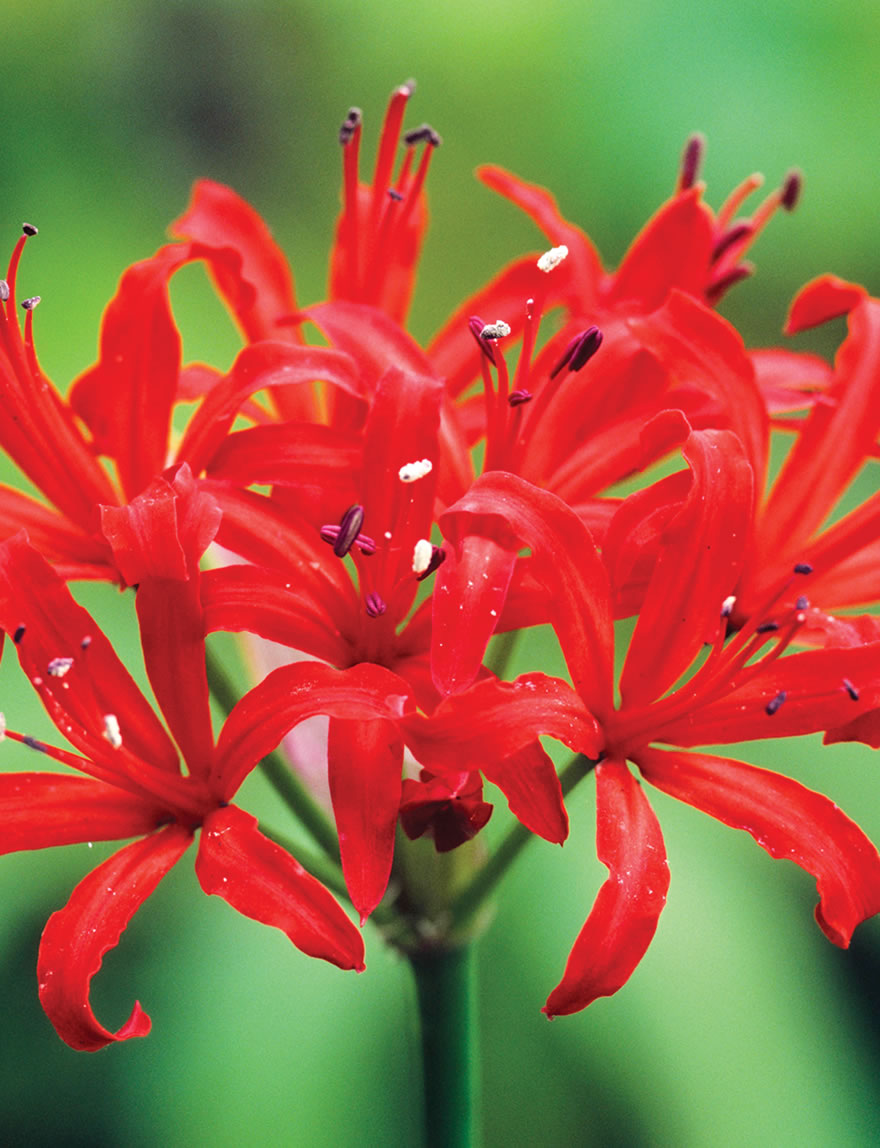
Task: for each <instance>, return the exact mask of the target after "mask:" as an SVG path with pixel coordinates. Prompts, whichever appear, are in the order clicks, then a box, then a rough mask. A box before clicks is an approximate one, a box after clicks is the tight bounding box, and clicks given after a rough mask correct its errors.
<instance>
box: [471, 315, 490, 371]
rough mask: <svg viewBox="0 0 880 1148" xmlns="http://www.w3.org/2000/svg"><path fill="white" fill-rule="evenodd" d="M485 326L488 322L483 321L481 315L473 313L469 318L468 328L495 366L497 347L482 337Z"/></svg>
mask: <svg viewBox="0 0 880 1148" xmlns="http://www.w3.org/2000/svg"><path fill="white" fill-rule="evenodd" d="M485 326H486V324H485V323H484V322H483V320H482V319H481V318H480V316H479V315H471V317H470V319H468V330H469V331H470V333H471V334H472V335H473V337H474V338H475V339H476V340H477V346H478V347H479V348H480V350H481V351H482V353H483V354H484V355H485V356H486V358H487V359H488V360H489V362H490V363H491V364H492V366H493V367H494V366H495V349H494V347H493V346H492V344H491V343H488V342H486V340H485V339H484V338H482V333H483V329H484V327H485Z"/></svg>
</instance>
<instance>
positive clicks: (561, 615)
mask: <svg viewBox="0 0 880 1148" xmlns="http://www.w3.org/2000/svg"><path fill="white" fill-rule="evenodd" d="M473 516H477V522H478V524H479V530H478V533H479V534H481V535H483V536H485V533H486V528H487V523H490V522H491V520H492V518H494V519H495V522H496V526H495V529H494V530H493V536H494V538H495V540H496V541H497V542H498V543H499V545H501V546H502V547H503V548H505V549H510V546H511V544H510V542H509V539H510V536H511V534H513V535H514V536H515V537H516V538H517V539H518V540H519V544H520V546H530V547H531V549H532V557H531V559H530V563H531V565H532V573H533V574H534V576H535V578H536V579H538V580H539V581H540V582H541V583H542V584H543V586H544V589H545V591H546V596H547V609H548V612H549V614H550V617H551V620H552V622H553V626H554V629H555V630H556V633H557V636H558V637H559V641H560V643H561V645H562V650H563V653H564V654H565V658H566V662H567V664H568V669H569V673H570V674H571V678H572V682H573V683H574V686H575V689H576V690H577V692H578V693H579V694H580V696H581V697H582V698H583V699H584V701H585V703H586V705H587V707H588V708H589V709H590V710H591V711H592V713H594V714H595V715H596V716H597V717H598V718H599V719H600V720H601V718H602V717H603V716H604V715H605V714H606V713H608V712H610V711H611V710H612V708H613V702H612V696H611V693H612V681H613V676H612V674H613V659H614V633H613V629H612V615H611V594H610V587H609V585H608V575H607V573H606V571H605V566H604V564H603V562H602V559H601V558H600V556H599V554H598V552H597V550H596V547H595V544H594V542H593V539H592V538H591V537H590V535H589V534H588V533H587V530H586V528H585V527H584V526H583V524H582V523H581V521H580V520H579V519H578V517H577V515H575V513H574V511H572V510H570V509H569V507H567V506H566V505H565V503H564V502H562V501H561V499H559V498H557V497H556V496H555V495H553V494H550V493H549V492H547V491H544V490H539V489H538V488H537V487H536V486H532V484H531V483H529V482H526V481H525V480H524V479H521V478H519V477H517V476H516V475H513V474H505V473H502V472H498V471H496V472H492V473H489V474H485V475H482V476H481V477H480V478H478V479H477V481H476V482H475V483H474V485H473V486H472V487H471V489H470V491H469V492H468V493H467V494H466V495H465V496H464V498H462V499H460V500H459V501H458V502H457V503H455V505H454V506H451V507H450V508H449V510H448V511H447V512H446V513H445V514H444V515H443V516H442V519H441V529H442V530H443V531H444V533H451V534H452V536H453V537H464V536H465V535H466V534H467V533H469V521H470V520H471V519H472V518H473ZM442 569H443V568H442V567H441V572H442Z"/></svg>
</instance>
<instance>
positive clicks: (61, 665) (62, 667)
mask: <svg viewBox="0 0 880 1148" xmlns="http://www.w3.org/2000/svg"><path fill="white" fill-rule="evenodd" d="M72 665H73V658H53V659H52V661H51V662H50V663H49V665H48V666H47V667H46V669H47V671H48V673H49V676H50V677H53V678H63V677H64V675H65V674H68V673H70V667H71V666H72Z"/></svg>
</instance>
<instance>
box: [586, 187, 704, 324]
mask: <svg viewBox="0 0 880 1148" xmlns="http://www.w3.org/2000/svg"><path fill="white" fill-rule="evenodd" d="M701 194H702V192H701V188H700V187H698V186H697V187H692V188H690V189H688V190H687V191H684V192H681V193H680V194H679V195H677V196H675V198H674V199H671V200H669V202H668V203H665V204H664V205H663V206H662V207H661V208H660V209H659V211H658V212H657V214H656V215H655V216H654V217H653V218H652V219H650V220H649V221H648V222H647V223H646V224H645V226H644V228H643V229H642V231H641V232H640V233H639V235H638V236H636V239H635V241H634V242H633V245H632V246H631V247H630V249H629V251H627V253H626V255H625V256H624V258H623V262H622V263H621V265H620V267H619V268H618V270H617V274H616V275H615V276H614V277H613V280H612V284H611V289H610V291H609V292H608V296H607V301H608V303H610V304H619V303H622V302H627V303H635V304H637V305H638V307H639V309H640V310H642V311H653V310H654V309H655V308H656V307H659V306H661V304H662V303H663V302H664V300H665V299H666V297H667V296H668V294H669V292H670V291H671V290H673V288H677V289H678V290H681V291H685V292H687V293H688V294H689V295H693V296H696V297H697V298H700V299H701V298H702V297H703V295H704V293H705V290H706V287H707V286H708V282H707V280H708V277H709V265H710V259H711V256H712V246H713V243H714V238H713V221H712V213H711V212H710V211H709V209H708V208H707V207H706V205H705V204H704V203H703V202H702V201H701V198H700V196H701Z"/></svg>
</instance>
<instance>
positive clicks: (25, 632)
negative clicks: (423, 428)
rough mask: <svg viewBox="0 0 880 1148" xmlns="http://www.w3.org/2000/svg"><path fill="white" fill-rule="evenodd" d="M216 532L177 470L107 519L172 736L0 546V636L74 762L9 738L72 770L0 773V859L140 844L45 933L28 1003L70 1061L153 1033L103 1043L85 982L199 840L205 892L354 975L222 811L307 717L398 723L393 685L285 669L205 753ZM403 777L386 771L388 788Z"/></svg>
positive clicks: (299, 880)
mask: <svg viewBox="0 0 880 1148" xmlns="http://www.w3.org/2000/svg"><path fill="white" fill-rule="evenodd" d="M217 521H218V512H217V508H216V506H215V504H214V503H213V500H212V499H211V498H210V497H208V496H206V495H205V494H202V493H199V492H198V490H197V488H196V487H195V485H194V484H193V481H192V479H191V477H190V476H189V474H188V472H187V471H186V469H185V468H182V469H180V470H178V471H177V473H176V474H173V475H171V476H170V477H169V478H168V479H159V480H157V481H156V482H155V483H153V484H152V485H151V487H150V488H149V490H148V491H147V492H146V493H145V494H144V495H143V496H141V497H139V498H137V499H135V500H134V502H133V503H131V505H130V506H127V507H123V508H108V509H107V510H105V513H104V532H105V537H106V538H107V540H108V544H109V545H110V546H111V547H112V549H113V552H114V555H115V560H116V562H117V563H118V565H119V568H120V569H121V570H122V571H123V572H124V574H125V576H126V578H128V579H130V580H132V581H135V582H137V583H138V586H139V588H138V592H137V606H138V614H139V620H140V625H141V633H142V642H143V648H144V657H145V662H146V666H147V671H148V675H149V677H150V681H151V684H152V686H153V689H154V692H155V694H156V697H157V699H158V701H159V706H160V709H161V711H162V714H163V716H164V718H165V721H166V723H167V727H168V731H170V736H169V732H167V731H166V728H165V726H163V724H162V723H161V722H160V721H159V720H158V719H157V717H156V715H155V714H154V712H153V710H152V709H151V707H150V706H149V704H148V703H147V701H146V700H145V699H144V697H143V695H142V694H141V693H140V691H139V690H138V688H137V686H136V685H135V684H134V682H133V681H132V679H131V678H130V677H129V675H128V674H127V672H126V670H125V669H124V667H123V666H122V664H121V663H120V662H119V660H118V658H117V657H116V655H115V653H114V652H113V649H112V647H111V646H110V643H109V642H108V641H107V639H106V638H105V637H104V635H103V634H102V633H101V631H100V630H99V629H98V627H97V626H96V625H95V623H94V621H93V619H92V618H91V617H89V615H88V614H87V613H86V612H85V611H84V610H83V609H82V608H80V607H79V606H78V605H76V603H75V602H74V601H73V599H72V598H71V597H70V595H69V593H68V591H67V590H66V588H65V587H64V584H63V582H62V581H61V580H60V578H59V577H58V576H57V574H55V573H54V572H53V570H52V569H51V568H50V567H49V566H48V565H47V564H46V562H45V561H44V560H43V559H42V558H41V557H40V556H39V555H38V554H37V553H36V552H35V551H34V550H33V549H31V547H29V546H28V545H27V543H26V542H25V541H24V540H23V539H22V538H21V537H16V538H13V539H10V540H9V541H8V542H6V543H4V544H3V545H2V546H0V626H2V628H3V629H4V630H6V631H7V632H8V633H11V634H13V638H14V641H15V643H16V649H17V652H18V654H19V658H20V661H21V664H22V667H23V669H24V671H25V672H26V673H27V675H28V677H29V678H30V679H31V681H32V683H33V684H34V686H35V688H36V689H37V691H38V693H39V694H40V697H41V699H42V701H43V703H44V705H45V706H46V709H47V711H48V712H49V715H50V716H51V718H52V719H53V721H54V722H55V724H56V725H57V726H58V728H59V730H60V731H61V732H62V733H63V734H64V735H65V737H66V738H67V739H68V740H69V741H70V742H71V743H72V745H73V746H74V748H75V750H76V751H77V752H76V753H71V752H69V751H67V750H63V749H57V748H54V747H51V746H48V745H46V744H44V743H43V742H38V741H35V740H34V739H32V738H27V737H24V736H23V735H21V734H19V733H13V732H11V731H10V732H9V736H10V737H13V738H15V739H16V740H18V741H23V742H25V743H26V744H28V745H30V746H31V747H32V748H34V749H36V750H38V751H41V752H42V753H44V754H45V755H46V756H48V757H51V758H52V759H54V760H56V761H59V762H61V763H63V764H64V765H67V766H70V767H72V768H73V769H74V770H76V771H78V773H80V774H84V775H85V776H84V777H83V776H71V775H68V774H58V773H6V774H0V804H2V807H3V821H4V825H5V826H6V831H5V835H4V837H3V841H2V850H3V851H4V852H10V851H14V850H19V849H35V848H45V847H48V846H51V845H60V844H69V843H73V842H83V841H95V840H116V839H120V838H126V837H138V838H139V839H138V840H136V841H135V842H134V843H132V844H129V845H126V846H125V847H124V848H123V849H122V850H121V851H120V852H118V853H116V854H114V855H113V856H112V857H110V858H109V859H108V860H107V861H105V862H104V863H103V864H101V865H100V866H98V868H97V869H95V870H94V871H93V872H92V873H91V874H89V875H88V876H87V877H86V878H85V879H84V880H83V881H82V882H81V883H80V884H79V885H78V886H77V888H76V889H75V890H74V893H73V895H72V897H71V899H70V901H69V902H68V904H67V905H66V906H65V908H63V909H61V910H60V911H59V912H57V913H55V914H54V915H53V916H52V918H51V919H50V921H49V924H48V925H47V927H46V930H45V933H44V935H43V939H42V942H41V946H40V958H39V980H40V998H41V1001H42V1003H43V1007H44V1008H45V1010H46V1012H47V1014H48V1015H49V1017H50V1019H51V1020H52V1023H53V1024H54V1025H55V1027H56V1028H57V1030H58V1032H59V1034H60V1035H61V1036H62V1037H63V1039H64V1040H66V1041H67V1042H68V1043H69V1044H71V1045H72V1046H73V1047H75V1048H80V1049H97V1048H100V1047H102V1046H103V1045H105V1044H107V1043H108V1042H110V1041H112V1040H122V1039H127V1038H129V1037H132V1036H143V1035H145V1034H146V1033H147V1032H148V1031H149V1027H150V1021H149V1018H148V1017H147V1016H146V1014H145V1013H143V1011H142V1010H141V1008H140V1005H135V1008H134V1010H133V1012H132V1015H131V1017H130V1018H129V1020H128V1021H127V1022H126V1024H125V1025H123V1027H122V1028H121V1029H120V1030H119V1031H118V1032H117V1033H111V1032H109V1031H108V1030H107V1029H105V1028H104V1027H103V1026H102V1025H101V1024H100V1022H99V1021H98V1020H97V1019H96V1018H95V1016H94V1014H93V1013H92V1011H91V1007H90V1005H89V999H88V998H89V983H90V981H91V978H92V976H93V974H94V973H95V972H96V971H97V970H98V968H99V967H100V964H101V958H102V956H103V954H104V953H105V952H106V951H107V950H108V949H109V948H111V947H112V946H113V945H115V944H116V942H117V941H118V938H119V936H120V934H121V933H122V931H123V930H124V929H125V927H126V925H127V923H128V921H129V919H130V918H131V916H132V914H133V913H134V912H135V911H136V910H137V908H138V907H139V906H140V905H141V903H142V902H143V901H144V899H145V898H146V897H147V896H149V894H150V893H151V892H152V891H153V889H154V888H155V887H156V885H157V884H158V882H159V881H160V880H161V878H162V877H163V876H164V875H165V873H166V872H167V871H168V870H169V869H170V868H171V867H172V866H173V865H174V864H175V863H176V861H177V860H178V859H179V858H180V856H181V855H182V854H183V852H184V851H185V850H186V849H187V847H188V846H189V844H190V843H191V842H192V840H193V837H194V834H195V831H196V830H197V829H199V828H201V830H202V833H201V836H200V839H199V847H198V854H197V857H196V873H197V876H198V878H199V882H200V884H201V885H202V888H203V889H204V890H205V892H207V893H216V894H218V895H219V896H221V897H223V898H224V899H225V900H227V901H228V902H229V903H230V904H231V905H232V906H233V907H234V908H236V909H238V910H239V911H240V912H242V913H243V914H245V915H246V916H249V917H252V918H254V919H255V920H257V921H260V922H262V923H264V924H269V925H272V926H274V927H276V928H280V929H281V930H282V931H283V932H285V933H286V934H287V936H288V937H289V938H290V939H291V941H292V942H293V943H294V944H295V945H296V946H297V947H298V948H300V949H302V950H303V951H304V952H306V953H307V954H309V955H312V956H318V957H322V958H324V959H326V960H329V961H331V962H333V963H334V964H337V965H339V966H340V967H342V968H362V967H363V942H362V940H361V937H360V934H359V932H358V931H357V929H356V928H355V927H354V925H353V924H352V923H351V922H350V921H349V920H348V918H347V917H346V915H345V914H344V913H343V911H342V910H341V908H340V907H339V906H338V904H337V903H336V901H335V900H334V899H333V897H332V896H331V895H330V894H329V893H328V892H327V890H326V889H324V887H323V886H322V885H320V884H319V883H318V882H317V881H316V880H315V879H314V878H312V877H311V876H310V875H309V874H308V873H306V872H305V870H304V869H302V867H301V866H300V865H299V864H298V863H297V862H296V860H295V859H294V858H293V857H291V856H290V855H289V854H288V853H286V852H285V851H284V850H283V849H281V848H280V847H279V846H277V845H275V844H274V843H273V842H271V841H269V840H268V839H267V838H266V837H264V836H263V835H262V834H261V833H260V832H259V831H258V829H257V826H256V822H255V820H254V819H253V818H252V817H250V816H249V815H248V814H247V813H245V812H243V811H242V810H240V809H239V808H237V807H236V806H234V805H230V804H229V802H230V800H231V798H232V797H233V796H234V794H235V793H236V791H237V790H238V788H239V786H240V785H241V783H242V781H243V780H244V778H245V776H246V775H247V774H248V773H249V772H250V770H251V769H252V768H253V767H254V765H255V764H256V763H257V762H258V761H259V760H260V759H261V758H262V757H264V756H265V755H266V754H267V753H268V752H269V751H271V750H272V749H273V748H274V747H275V746H276V745H277V744H278V742H279V741H280V740H281V738H282V737H283V736H284V734H285V733H286V732H287V731H288V730H289V729H290V728H291V727H292V726H294V725H295V724H296V723H297V722H299V721H301V720H303V719H304V718H306V717H309V716H311V715H313V714H315V713H319V712H320V713H330V714H336V715H339V716H344V717H345V718H346V719H348V724H349V725H355V724H359V725H360V726H362V727H369V726H370V725H371V723H372V724H373V725H375V723H376V722H377V721H383V722H384V721H387V720H388V719H389V718H392V717H396V716H398V715H400V714H402V712H403V709H402V707H403V701H404V699H403V698H402V697H401V695H400V693H399V692H398V691H399V687H400V685H402V683H401V682H400V680H399V679H397V678H395V677H394V675H392V674H390V673H388V672H387V671H384V670H382V669H381V668H379V667H360V668H354V669H352V670H348V671H339V670H335V669H332V668H331V667H329V666H324V665H318V664H316V663H302V664H300V665H295V666H287V667H284V668H282V669H280V670H278V671H276V672H275V673H274V674H271V675H269V677H268V678H266V679H265V680H264V681H263V682H262V683H261V684H260V685H259V686H257V687H256V688H255V689H253V690H251V692H250V693H248V694H247V695H246V696H245V697H244V698H242V700H241V701H240V702H239V704H238V705H237V706H236V707H235V708H234V709H233V711H232V713H231V714H230V715H229V717H228V719H227V721H226V723H225V725H224V727H223V729H222V731H221V733H220V737H219V739H218V741H217V742H216V744H215V742H214V738H213V735H212V732H211V724H210V714H209V709H208V692H207V685H206V680H205V663H204V640H203V637H202V635H203V628H202V620H201V610H200V607H199V574H198V557H199V555H200V554H201V552H202V551H203V550H204V547H205V546H206V545H207V543H208V542H209V541H210V539H211V537H212V536H213V535H214V533H215V532H216V528H217ZM172 738H173V740H172ZM178 747H179V750H180V752H181V753H182V755H183V757H184V760H185V762H186V772H185V773H184V772H183V771H182V770H181V766H180V762H179V758H178ZM399 770H400V767H399V763H398V766H397V772H398V779H399ZM398 787H399V780H398Z"/></svg>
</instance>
